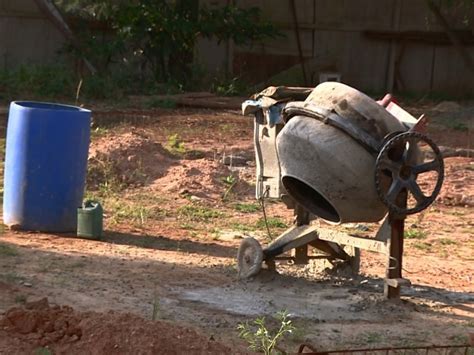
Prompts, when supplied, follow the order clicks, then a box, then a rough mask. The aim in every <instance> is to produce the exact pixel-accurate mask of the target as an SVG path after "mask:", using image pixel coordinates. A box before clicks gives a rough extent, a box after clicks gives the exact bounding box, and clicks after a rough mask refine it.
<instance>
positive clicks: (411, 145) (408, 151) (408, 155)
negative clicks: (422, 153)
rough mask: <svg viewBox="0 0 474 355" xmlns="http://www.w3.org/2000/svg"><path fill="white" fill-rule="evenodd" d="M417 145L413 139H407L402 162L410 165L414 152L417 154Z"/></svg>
mask: <svg viewBox="0 0 474 355" xmlns="http://www.w3.org/2000/svg"><path fill="white" fill-rule="evenodd" d="M415 147H416V143H415V141H414V140H413V139H407V140H406V141H405V144H404V148H405V149H404V150H403V156H402V160H403V162H404V163H405V164H407V163H410V161H411V159H412V158H413V152H415Z"/></svg>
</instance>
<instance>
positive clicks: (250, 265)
mask: <svg viewBox="0 0 474 355" xmlns="http://www.w3.org/2000/svg"><path fill="white" fill-rule="evenodd" d="M262 262H263V249H262V246H261V245H260V243H259V242H258V241H257V240H256V239H255V238H250V237H249V238H245V239H244V240H242V242H241V243H240V246H239V250H238V252H237V267H238V271H239V279H247V278H249V277H252V276H255V275H257V274H258V273H259V271H260V269H261V268H262Z"/></svg>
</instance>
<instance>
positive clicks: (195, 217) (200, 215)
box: [178, 205, 224, 222]
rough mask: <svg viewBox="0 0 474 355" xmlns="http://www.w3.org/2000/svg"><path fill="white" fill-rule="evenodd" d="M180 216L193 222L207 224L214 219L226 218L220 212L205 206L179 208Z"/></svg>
mask: <svg viewBox="0 0 474 355" xmlns="http://www.w3.org/2000/svg"><path fill="white" fill-rule="evenodd" d="M178 215H179V216H181V217H185V218H188V219H190V220H192V221H202V222H207V221H209V220H210V219H212V218H219V217H224V214H223V213H222V212H220V211H217V210H214V209H212V208H208V207H204V206H195V205H186V206H182V207H180V208H178Z"/></svg>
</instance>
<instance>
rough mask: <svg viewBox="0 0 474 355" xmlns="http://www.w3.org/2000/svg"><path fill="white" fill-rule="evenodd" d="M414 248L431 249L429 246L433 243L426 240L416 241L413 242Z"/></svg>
mask: <svg viewBox="0 0 474 355" xmlns="http://www.w3.org/2000/svg"><path fill="white" fill-rule="evenodd" d="M413 246H414V247H415V248H416V249H419V250H423V251H431V247H432V246H433V244H431V243H427V242H416V243H414V244H413Z"/></svg>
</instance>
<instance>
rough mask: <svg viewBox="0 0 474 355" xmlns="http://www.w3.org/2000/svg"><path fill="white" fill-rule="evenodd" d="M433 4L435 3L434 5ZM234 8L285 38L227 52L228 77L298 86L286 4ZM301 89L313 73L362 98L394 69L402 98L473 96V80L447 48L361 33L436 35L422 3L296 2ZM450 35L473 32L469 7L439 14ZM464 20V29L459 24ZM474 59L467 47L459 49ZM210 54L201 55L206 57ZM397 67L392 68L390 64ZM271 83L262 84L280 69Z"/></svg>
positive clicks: (249, 0)
mask: <svg viewBox="0 0 474 355" xmlns="http://www.w3.org/2000/svg"><path fill="white" fill-rule="evenodd" d="M437 2H438V4H440V0H437ZM236 3H237V5H238V6H242V7H250V6H258V7H260V8H261V9H262V11H263V13H264V14H265V16H266V17H267V18H268V19H269V20H271V21H273V22H274V23H276V24H277V25H278V27H279V28H281V29H282V31H283V33H284V34H285V38H282V39H278V40H270V41H267V42H266V43H264V44H259V45H255V46H253V47H251V48H234V49H233V52H232V57H233V72H234V75H241V76H243V77H244V78H247V79H249V80H251V81H253V82H265V81H266V83H267V84H286V85H304V84H305V83H304V82H303V76H302V70H301V66H300V64H299V63H300V58H299V53H298V47H297V41H296V35H295V30H294V22H293V16H292V11H291V7H290V1H289V0H237V1H236ZM295 4H296V10H297V11H296V12H297V18H298V22H299V27H300V31H299V33H300V38H301V46H302V53H303V56H304V63H305V69H306V72H307V82H306V85H315V84H317V83H318V81H319V74H320V73H321V72H326V71H329V72H331V71H336V72H339V73H340V74H341V75H342V81H343V82H346V83H348V84H350V85H353V86H355V87H358V88H360V89H362V90H365V91H368V92H378V93H381V92H384V91H386V90H387V87H389V86H391V85H390V81H391V78H393V77H394V76H393V75H390V73H391V70H393V69H396V68H397V67H398V68H399V70H398V71H399V77H401V79H402V81H400V80H395V85H397V84H398V88H399V89H401V90H402V91H404V92H413V93H417V94H425V93H429V92H440V93H444V94H447V95H466V94H469V93H471V96H473V95H474V75H473V74H472V72H469V71H468V69H467V68H466V66H465V64H464V62H463V60H462V58H461V56H460V55H459V53H458V52H457V51H456V50H455V48H454V47H452V46H450V45H434V44H430V43H422V42H409V43H405V44H404V45H402V44H401V43H395V42H393V43H391V42H390V41H382V40H374V39H369V38H367V36H366V35H365V34H364V31H366V30H374V31H442V28H441V27H440V26H438V24H437V22H436V20H435V18H434V17H433V15H432V14H431V12H430V10H429V9H428V7H427V5H426V2H425V0H295ZM443 13H445V14H447V17H448V19H449V22H450V24H451V25H452V27H453V28H456V29H470V30H471V31H473V32H474V8H471V9H470V11H469V12H466V8H457V7H453V8H449V9H444V11H443ZM466 19H468V20H469V21H470V23H469V25H467V26H466V24H465V23H464V22H465V20H466ZM466 48H467V50H468V51H469V53H470V55H471V57H472V58H473V59H474V46H472V45H471V46H469V47H466ZM211 55H212V54H211V53H209V52H207V56H208V57H209V56H211ZM397 62H399V63H398V65H397ZM290 67H292V69H290V70H288V71H287V72H285V73H282V74H281V75H279V76H277V77H276V78H275V79H274V80H273V81H272V80H270V81H268V80H267V79H268V78H270V77H272V76H273V75H275V74H276V73H278V72H281V71H282V70H284V69H288V68H290Z"/></svg>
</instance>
